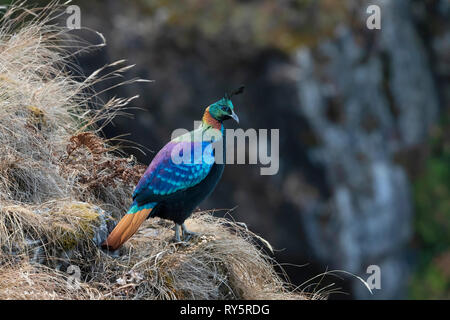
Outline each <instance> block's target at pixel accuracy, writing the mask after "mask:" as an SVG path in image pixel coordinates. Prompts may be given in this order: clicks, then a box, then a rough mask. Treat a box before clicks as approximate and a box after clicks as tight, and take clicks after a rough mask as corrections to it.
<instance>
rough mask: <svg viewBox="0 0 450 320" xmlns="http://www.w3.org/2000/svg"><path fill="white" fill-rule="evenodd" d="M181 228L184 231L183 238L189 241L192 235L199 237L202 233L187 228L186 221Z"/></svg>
mask: <svg viewBox="0 0 450 320" xmlns="http://www.w3.org/2000/svg"><path fill="white" fill-rule="evenodd" d="M181 229H182V231H183V239H184V241H189V240H190V239H192V237H199V236H200V234H199V233H197V232H194V231H189V230H188V229H187V228H186V225H185V224H184V223H183V224H182V225H181Z"/></svg>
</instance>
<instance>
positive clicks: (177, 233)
mask: <svg viewBox="0 0 450 320" xmlns="http://www.w3.org/2000/svg"><path fill="white" fill-rule="evenodd" d="M180 228H181V226H180V225H179V224H175V227H174V228H173V230H175V237H174V238H173V242H174V245H181V246H183V247H187V246H188V245H189V244H188V243H187V242H186V241H184V240H181V237H180ZM183 238H184V236H183Z"/></svg>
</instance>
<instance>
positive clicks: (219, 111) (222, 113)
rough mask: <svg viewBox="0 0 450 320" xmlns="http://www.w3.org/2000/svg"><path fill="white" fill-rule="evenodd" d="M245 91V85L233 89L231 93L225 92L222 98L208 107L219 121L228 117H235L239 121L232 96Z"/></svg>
mask: <svg viewBox="0 0 450 320" xmlns="http://www.w3.org/2000/svg"><path fill="white" fill-rule="evenodd" d="M242 92H244V87H243V86H242V87H240V88H239V89H237V90H235V91H233V92H232V93H231V94H225V97H223V98H222V99H221V100H219V101H217V102H215V103H213V104H211V105H210V106H209V107H208V111H209V113H210V114H211V116H212V117H213V118H214V119H216V120H217V121H220V122H223V121H225V120H228V119H234V120H235V121H236V122H237V123H239V117H238V116H237V115H236V113H235V112H234V106H233V102H231V97H232V96H235V95H238V94H240V93H242Z"/></svg>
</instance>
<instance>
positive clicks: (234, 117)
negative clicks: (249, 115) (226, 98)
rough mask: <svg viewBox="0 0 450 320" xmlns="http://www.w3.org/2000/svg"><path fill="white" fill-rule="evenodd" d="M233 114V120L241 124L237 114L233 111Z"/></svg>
mask: <svg viewBox="0 0 450 320" xmlns="http://www.w3.org/2000/svg"><path fill="white" fill-rule="evenodd" d="M232 112H233V113H232V114H231V118H233V119H234V121H236V122H237V123H239V117H238V116H237V114H236V113H234V110H233V111H232Z"/></svg>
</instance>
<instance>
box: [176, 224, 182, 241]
mask: <svg viewBox="0 0 450 320" xmlns="http://www.w3.org/2000/svg"><path fill="white" fill-rule="evenodd" d="M175 241H176V242H181V238H180V225H179V224H175Z"/></svg>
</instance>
